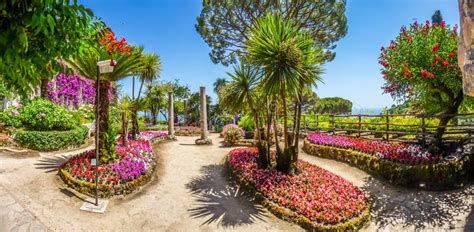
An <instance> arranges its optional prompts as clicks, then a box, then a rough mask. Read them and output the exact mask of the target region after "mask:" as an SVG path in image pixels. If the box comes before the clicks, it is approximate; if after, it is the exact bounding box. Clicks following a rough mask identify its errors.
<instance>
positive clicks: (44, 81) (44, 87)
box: [40, 77, 49, 99]
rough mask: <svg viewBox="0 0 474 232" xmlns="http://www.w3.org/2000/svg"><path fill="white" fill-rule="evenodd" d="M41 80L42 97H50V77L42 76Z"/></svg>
mask: <svg viewBox="0 0 474 232" xmlns="http://www.w3.org/2000/svg"><path fill="white" fill-rule="evenodd" d="M40 80H41V86H40V94H41V98H43V99H49V93H48V84H49V78H46V77H42V78H41V79H40Z"/></svg>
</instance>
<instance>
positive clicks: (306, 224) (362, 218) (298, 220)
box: [224, 154, 370, 231]
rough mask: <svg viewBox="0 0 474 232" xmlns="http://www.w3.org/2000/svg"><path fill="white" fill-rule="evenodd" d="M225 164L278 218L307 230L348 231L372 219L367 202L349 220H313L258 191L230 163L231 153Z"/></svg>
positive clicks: (237, 179)
mask: <svg viewBox="0 0 474 232" xmlns="http://www.w3.org/2000/svg"><path fill="white" fill-rule="evenodd" d="M224 166H225V169H226V170H227V172H228V173H229V174H230V177H231V178H232V179H233V180H235V181H236V182H237V184H238V185H239V187H241V188H243V189H244V190H245V191H247V192H248V193H250V194H251V195H253V196H254V197H255V200H256V201H257V202H258V203H260V204H262V206H264V207H265V208H267V209H268V210H269V211H270V212H271V213H273V214H274V215H275V216H277V217H278V218H280V219H282V220H285V221H288V222H292V223H295V224H297V225H299V226H301V227H303V228H304V229H306V230H316V231H347V230H358V229H360V228H362V227H363V226H364V225H365V224H366V223H367V222H369V221H370V202H368V204H367V208H366V210H365V211H364V212H363V213H362V214H360V215H359V216H358V217H356V218H352V219H350V220H349V221H346V222H344V223H340V224H336V225H325V224H321V223H314V222H311V220H310V219H308V218H306V217H305V216H303V215H300V214H298V213H296V212H294V211H292V210H290V209H288V208H285V207H282V206H279V205H278V204H276V203H274V202H273V201H271V200H268V199H267V198H266V197H265V196H263V195H262V194H261V193H260V192H258V191H257V190H256V189H255V187H254V186H253V185H252V184H251V183H249V182H247V181H245V179H244V178H242V177H241V175H240V174H239V173H238V171H235V170H233V169H232V167H231V165H230V164H229V154H228V155H227V156H226V158H225V161H224Z"/></svg>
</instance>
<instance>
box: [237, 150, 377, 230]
mask: <svg viewBox="0 0 474 232" xmlns="http://www.w3.org/2000/svg"><path fill="white" fill-rule="evenodd" d="M257 157H258V152H257V150H255V149H248V148H243V149H234V150H232V151H231V152H230V154H229V157H228V162H229V165H230V167H231V168H232V170H233V171H234V172H236V173H237V174H238V175H240V176H241V177H242V178H243V179H244V180H245V181H246V182H249V183H250V184H251V185H253V186H254V187H255V188H256V190H257V191H258V192H259V193H261V194H262V195H263V196H264V197H265V198H267V199H268V200H270V201H272V202H274V203H276V204H278V205H279V206H282V207H285V208H287V209H290V210H292V211H294V212H296V213H298V214H300V215H303V216H304V217H306V218H308V219H309V220H311V221H312V222H315V223H321V224H325V225H336V224H339V223H344V222H347V221H349V220H351V219H353V218H356V217H358V216H360V215H362V214H363V213H364V211H366V210H367V209H368V208H367V207H368V206H367V202H366V197H365V195H364V194H363V192H362V191H361V190H360V189H359V188H357V187H355V186H354V185H352V184H351V183H350V182H348V181H347V180H345V179H343V178H342V177H340V176H338V175H335V174H333V173H331V172H328V171H326V170H324V169H322V168H320V167H317V166H315V165H312V164H310V163H307V162H305V161H301V160H300V161H298V167H299V169H300V171H301V173H299V174H298V175H287V174H284V173H281V172H279V171H277V170H275V169H265V170H262V169H257Z"/></svg>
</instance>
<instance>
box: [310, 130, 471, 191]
mask: <svg viewBox="0 0 474 232" xmlns="http://www.w3.org/2000/svg"><path fill="white" fill-rule="evenodd" d="M331 137H333V138H331ZM357 140H359V141H357ZM303 150H304V151H305V152H306V153H308V154H310V155H315V156H319V157H323V158H330V159H336V160H339V161H343V162H347V163H349V164H352V165H354V166H356V167H358V168H359V169H362V170H365V171H367V172H370V173H373V174H375V175H378V176H381V177H382V178H383V179H385V180H388V181H389V182H391V183H392V184H395V185H401V186H405V187H419V186H420V184H424V187H425V188H427V189H433V190H443V189H452V188H457V187H461V186H462V185H463V184H464V183H465V182H466V180H467V178H468V176H467V175H468V174H467V171H466V170H467V165H468V164H469V157H468V156H465V157H464V158H463V159H461V160H459V161H451V162H447V161H444V160H443V159H442V158H441V157H440V156H435V155H431V154H429V153H427V152H425V151H422V150H421V149H420V148H419V147H414V146H413V145H412V146H409V145H407V144H388V143H387V142H374V141H362V139H352V138H347V139H346V137H343V136H332V135H324V136H322V135H321V134H309V135H308V136H307V138H306V139H305V140H304V145H303Z"/></svg>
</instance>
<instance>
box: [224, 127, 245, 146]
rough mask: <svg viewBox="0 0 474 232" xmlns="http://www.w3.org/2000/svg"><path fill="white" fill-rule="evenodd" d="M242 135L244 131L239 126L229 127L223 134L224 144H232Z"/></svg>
mask: <svg viewBox="0 0 474 232" xmlns="http://www.w3.org/2000/svg"><path fill="white" fill-rule="evenodd" d="M244 135H245V132H244V130H242V129H241V128H240V127H230V128H229V129H227V131H226V133H225V134H224V144H225V145H226V146H233V145H235V144H236V143H237V142H238V141H239V140H240V139H242V138H243V137H244Z"/></svg>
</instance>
